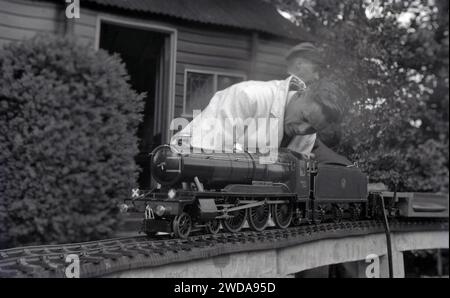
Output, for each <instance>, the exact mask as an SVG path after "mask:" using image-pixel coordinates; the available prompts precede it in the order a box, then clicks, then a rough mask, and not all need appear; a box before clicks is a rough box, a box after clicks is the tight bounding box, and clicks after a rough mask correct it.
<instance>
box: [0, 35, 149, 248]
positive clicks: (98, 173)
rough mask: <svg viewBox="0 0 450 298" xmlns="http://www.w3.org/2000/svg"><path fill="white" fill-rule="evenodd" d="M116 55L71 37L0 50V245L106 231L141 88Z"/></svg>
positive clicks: (124, 184)
mask: <svg viewBox="0 0 450 298" xmlns="http://www.w3.org/2000/svg"><path fill="white" fill-rule="evenodd" d="M127 80H128V76H127V73H126V69H125V66H124V64H123V63H122V62H121V61H120V59H119V58H118V57H116V56H110V55H108V54H107V53H106V52H105V51H103V50H99V51H94V50H93V49H92V48H91V47H89V46H84V45H80V44H78V43H77V42H76V41H75V40H72V39H68V38H62V37H55V36H47V35H45V36H43V35H41V36H37V37H34V38H32V39H30V40H27V41H23V42H18V43H10V44H8V45H6V46H5V47H4V48H3V49H1V50H0V246H4V247H5V246H13V245H14V246H15V245H22V244H39V243H54V242H60V243H61V242H73V241H87V240H92V239H98V238H102V237H107V236H109V235H110V234H111V233H112V232H113V231H114V229H115V228H116V226H117V224H118V210H117V205H118V202H119V200H120V199H123V198H124V197H125V196H127V195H129V192H130V188H131V187H132V185H134V183H135V180H136V178H137V167H136V165H135V162H134V156H135V155H136V153H137V137H136V129H137V125H138V124H139V122H140V119H141V115H140V112H141V111H142V108H143V100H142V95H138V94H137V93H136V92H135V91H133V90H132V89H131V87H130V85H129V84H128V82H127Z"/></svg>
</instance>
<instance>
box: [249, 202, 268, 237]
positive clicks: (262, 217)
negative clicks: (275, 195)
mask: <svg viewBox="0 0 450 298" xmlns="http://www.w3.org/2000/svg"><path fill="white" fill-rule="evenodd" d="M269 215H270V207H269V205H267V204H266V205H262V206H258V207H253V208H250V209H249V212H248V215H247V221H248V225H249V227H250V228H251V229H252V230H255V231H258V232H260V231H262V230H264V229H265V228H266V226H267V222H268V221H269Z"/></svg>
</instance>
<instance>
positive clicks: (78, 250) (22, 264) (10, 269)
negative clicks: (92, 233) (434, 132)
mask: <svg viewBox="0 0 450 298" xmlns="http://www.w3.org/2000/svg"><path fill="white" fill-rule="evenodd" d="M390 230H391V232H392V233H397V232H420V231H448V220H431V219H430V220H397V219H396V220H392V221H391V222H390ZM384 232H385V226H384V224H383V222H382V221H375V220H366V221H356V222H341V223H324V224H318V225H305V226H298V227H291V228H288V229H268V230H265V231H262V232H254V231H245V230H244V231H241V232H238V233H219V234H216V235H209V234H208V235H193V236H191V237H189V238H188V239H183V240H182V239H173V238H170V237H168V236H159V237H154V238H148V237H146V236H138V237H124V238H115V239H108V240H101V241H93V242H85V243H75V244H62V245H43V246H29V247H18V248H11V249H6V250H1V251H0V277H62V278H64V277H66V274H65V271H66V268H67V266H68V263H67V262H66V258H67V256H68V255H76V256H77V257H78V258H79V261H80V277H101V276H111V275H113V274H115V273H119V272H124V271H129V270H138V269H142V268H152V267H158V266H163V265H170V264H176V263H180V262H186V261H192V260H201V259H209V258H212V257H216V256H221V255H228V254H234V253H240V252H254V251H262V250H271V249H279V248H286V247H291V246H296V245H301V244H302V243H310V242H313V241H318V240H324V239H337V238H346V237H353V236H362V235H369V234H380V233H384Z"/></svg>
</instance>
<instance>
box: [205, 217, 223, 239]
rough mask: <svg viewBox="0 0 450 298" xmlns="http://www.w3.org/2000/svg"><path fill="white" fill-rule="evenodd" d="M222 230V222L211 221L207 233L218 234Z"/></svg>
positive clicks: (208, 223)
mask: <svg viewBox="0 0 450 298" xmlns="http://www.w3.org/2000/svg"><path fill="white" fill-rule="evenodd" d="M219 230H220V221H218V220H217V219H213V220H210V221H208V222H207V223H206V232H207V233H210V234H213V235H215V234H217V233H219Z"/></svg>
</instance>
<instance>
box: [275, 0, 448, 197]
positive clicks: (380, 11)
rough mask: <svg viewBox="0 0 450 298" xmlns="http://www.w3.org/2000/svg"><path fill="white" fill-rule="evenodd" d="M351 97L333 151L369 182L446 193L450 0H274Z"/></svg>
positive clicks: (329, 73)
mask: <svg viewBox="0 0 450 298" xmlns="http://www.w3.org/2000/svg"><path fill="white" fill-rule="evenodd" d="M272 1H275V2H276V4H277V5H278V6H279V8H280V10H282V11H285V12H289V14H290V15H291V17H292V20H293V21H295V22H297V23H298V25H299V26H302V27H303V28H305V29H306V30H308V31H309V32H310V33H311V35H312V36H314V38H315V42H316V43H317V44H319V45H320V48H321V50H322V51H323V55H324V57H325V60H326V61H327V65H328V68H327V69H326V70H325V72H324V75H325V76H327V77H329V78H330V79H332V80H334V81H336V82H338V83H339V84H341V86H342V87H343V88H345V90H347V92H348V94H349V98H348V103H347V104H348V105H349V106H350V108H349V114H348V116H347V117H346V120H345V121H344V123H343V124H342V127H341V128H340V129H341V131H342V138H341V140H340V143H339V145H338V146H337V147H336V148H335V149H336V150H338V151H339V152H340V153H342V154H345V155H346V156H349V157H350V158H352V159H353V160H355V161H357V162H358V163H359V164H360V165H361V166H362V168H363V169H365V170H366V171H367V172H368V173H369V175H370V177H371V180H372V181H374V182H384V183H386V184H388V185H389V186H390V187H391V188H393V187H397V189H398V190H403V191H448V102H449V96H448V72H449V69H448V67H449V66H448V65H449V64H448V61H449V60H448V50H449V49H448V45H449V32H448V5H449V4H448V1H447V0H435V1H433V0H429V1H420V0H407V1H403V0H402V1H399V0H342V1H335V0H272Z"/></svg>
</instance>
